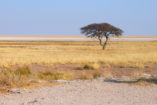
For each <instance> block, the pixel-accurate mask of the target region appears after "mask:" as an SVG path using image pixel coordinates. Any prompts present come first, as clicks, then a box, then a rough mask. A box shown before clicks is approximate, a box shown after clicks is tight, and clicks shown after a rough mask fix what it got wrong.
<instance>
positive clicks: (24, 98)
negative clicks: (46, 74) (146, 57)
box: [0, 79, 157, 105]
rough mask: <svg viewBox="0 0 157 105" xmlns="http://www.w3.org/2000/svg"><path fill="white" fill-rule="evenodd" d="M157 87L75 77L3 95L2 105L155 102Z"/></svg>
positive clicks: (150, 104)
mask: <svg viewBox="0 0 157 105" xmlns="http://www.w3.org/2000/svg"><path fill="white" fill-rule="evenodd" d="M156 98H157V87H142V86H130V85H127V84H115V83H114V84H113V83H108V82H105V81H104V79H96V80H93V81H90V80H75V81H71V82H66V83H64V84H62V85H57V86H54V87H49V86H46V87H42V88H38V89H33V90H30V91H28V92H24V93H16V94H8V95H5V96H4V97H1V98H0V105H156V104H157V100H156Z"/></svg>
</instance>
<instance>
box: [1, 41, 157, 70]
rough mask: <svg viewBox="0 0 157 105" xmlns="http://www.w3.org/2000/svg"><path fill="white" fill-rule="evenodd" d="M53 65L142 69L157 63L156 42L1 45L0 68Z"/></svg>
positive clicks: (15, 43)
mask: <svg viewBox="0 0 157 105" xmlns="http://www.w3.org/2000/svg"><path fill="white" fill-rule="evenodd" d="M34 63H36V64H46V65H53V64H55V63H59V64H66V63H81V64H82V63H83V64H86V63H104V64H105V65H108V66H120V65H121V66H124V67H128V66H130V67H132V66H133V67H136V66H137V67H141V68H142V67H143V65H144V64H146V63H147V64H148V63H149V64H152V63H157V42H109V44H108V46H107V49H106V50H105V51H103V50H101V46H99V44H98V42H0V66H1V67H8V66H12V65H30V64H34Z"/></svg>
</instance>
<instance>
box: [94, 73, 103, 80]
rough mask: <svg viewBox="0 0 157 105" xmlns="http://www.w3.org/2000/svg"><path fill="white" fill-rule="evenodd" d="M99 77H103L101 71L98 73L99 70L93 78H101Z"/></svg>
mask: <svg viewBox="0 0 157 105" xmlns="http://www.w3.org/2000/svg"><path fill="white" fill-rule="evenodd" d="M99 77H101V74H100V73H97V72H96V73H94V74H93V78H94V79H96V78H99Z"/></svg>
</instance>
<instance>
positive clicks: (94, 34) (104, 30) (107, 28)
mask: <svg viewBox="0 0 157 105" xmlns="http://www.w3.org/2000/svg"><path fill="white" fill-rule="evenodd" d="M81 33H83V34H85V35H86V36H87V37H91V38H98V39H99V41H100V45H102V39H103V38H104V37H105V38H106V41H105V43H104V45H103V49H105V46H106V44H107V41H108V39H109V36H121V35H122V33H123V30H121V29H120V28H117V27H115V26H113V25H111V24H109V23H100V24H97V23H95V24H90V25H87V26H85V27H82V28H81Z"/></svg>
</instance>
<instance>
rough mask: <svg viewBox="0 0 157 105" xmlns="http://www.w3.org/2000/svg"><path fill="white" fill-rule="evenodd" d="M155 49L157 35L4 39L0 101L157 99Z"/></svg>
mask: <svg viewBox="0 0 157 105" xmlns="http://www.w3.org/2000/svg"><path fill="white" fill-rule="evenodd" d="M156 52H157V41H141V42H140V41H134V42H132V41H130V42H126V41H110V42H109V43H108V45H107V48H106V49H105V50H102V47H101V46H100V45H99V42H97V41H0V92H1V95H0V105H156V103H157V102H156V97H157V95H156V92H157V91H156V89H157V88H156V86H157V85H156V84H157V53H156ZM8 92H9V93H8ZM23 92H24V93H23ZM80 100H81V101H80Z"/></svg>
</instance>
